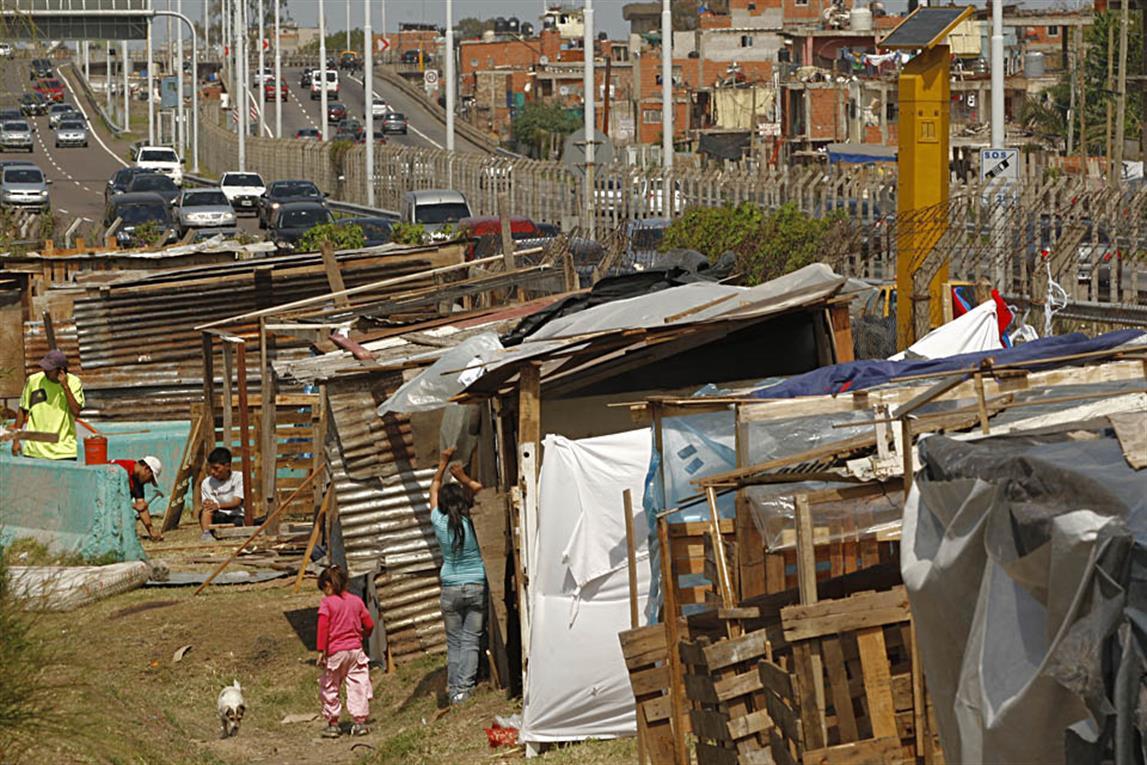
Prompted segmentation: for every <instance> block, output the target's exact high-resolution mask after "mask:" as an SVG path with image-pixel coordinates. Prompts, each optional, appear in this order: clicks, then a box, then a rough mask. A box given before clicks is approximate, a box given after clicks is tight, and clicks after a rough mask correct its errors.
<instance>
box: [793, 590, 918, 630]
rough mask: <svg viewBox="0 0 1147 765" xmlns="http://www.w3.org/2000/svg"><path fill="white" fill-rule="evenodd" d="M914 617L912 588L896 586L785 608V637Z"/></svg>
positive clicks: (891, 622)
mask: <svg viewBox="0 0 1147 765" xmlns="http://www.w3.org/2000/svg"><path fill="white" fill-rule="evenodd" d="M910 618H911V610H910V609H909V606H908V591H907V590H906V589H905V588H904V587H903V586H900V587H896V588H894V589H892V590H887V591H885V592H868V593H859V594H857V595H852V596H850V597H847V598H842V599H839V600H824V601H821V602H819V603H815V604H813V605H807V606H806V605H797V606H788V607H785V608H782V609H781V624H782V625H783V626H784V634H785V640H787V641H789V642H790V643H792V642H795V641H798V640H809V639H812V638H817V637H821V636H822V635H833V634H838V633H841V632H848V631H851V630H856V629H860V628H863V627H876V626H880V625H884V624H895V623H898V622H906V621H908V620H909V619H910Z"/></svg>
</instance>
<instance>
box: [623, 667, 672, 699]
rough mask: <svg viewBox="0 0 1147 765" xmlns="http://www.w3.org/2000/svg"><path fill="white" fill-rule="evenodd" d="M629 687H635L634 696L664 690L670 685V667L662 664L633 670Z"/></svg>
mask: <svg viewBox="0 0 1147 765" xmlns="http://www.w3.org/2000/svg"><path fill="white" fill-rule="evenodd" d="M629 687H630V688H632V689H633V695H634V696H644V695H646V694H649V693H657V692H658V691H664V690H665V689H666V688H668V687H669V668H668V667H666V666H664V665H662V666H660V667H649V668H648V669H642V670H638V671H637V672H631V673H630V675H629Z"/></svg>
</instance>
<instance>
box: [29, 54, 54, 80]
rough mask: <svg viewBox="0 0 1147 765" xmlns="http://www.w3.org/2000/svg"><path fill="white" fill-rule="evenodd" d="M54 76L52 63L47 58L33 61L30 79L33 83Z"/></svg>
mask: <svg viewBox="0 0 1147 765" xmlns="http://www.w3.org/2000/svg"><path fill="white" fill-rule="evenodd" d="M51 76H52V62H51V61H49V60H48V59H46V58H34V59H32V64H31V67H30V68H29V74H28V79H29V80H31V81H32V82H35V81H36V80H40V79H43V78H44V77H51Z"/></svg>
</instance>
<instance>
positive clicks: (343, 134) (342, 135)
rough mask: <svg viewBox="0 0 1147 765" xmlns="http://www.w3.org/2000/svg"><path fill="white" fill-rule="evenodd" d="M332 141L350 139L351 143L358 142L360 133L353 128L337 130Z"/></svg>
mask: <svg viewBox="0 0 1147 765" xmlns="http://www.w3.org/2000/svg"><path fill="white" fill-rule="evenodd" d="M331 140H332V141H348V142H350V143H358V133H355V132H353V131H351V130H336V131H335V134H334V136H332V138H331Z"/></svg>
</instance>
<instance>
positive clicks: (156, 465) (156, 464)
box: [140, 455, 163, 485]
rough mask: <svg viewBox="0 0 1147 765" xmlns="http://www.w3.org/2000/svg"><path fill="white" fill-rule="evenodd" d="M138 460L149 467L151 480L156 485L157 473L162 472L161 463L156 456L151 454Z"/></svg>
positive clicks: (157, 480)
mask: <svg viewBox="0 0 1147 765" xmlns="http://www.w3.org/2000/svg"><path fill="white" fill-rule="evenodd" d="M140 462H142V463H143V464H145V465H147V466H148V467H149V468H151V482H152V483H154V484H156V485H158V484H159V475H160V473H162V472H163V463H162V462H160V461H159V458H158V457H152V456H151V455H148V456H146V457H144V458H143V459H142V460H140Z"/></svg>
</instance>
